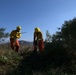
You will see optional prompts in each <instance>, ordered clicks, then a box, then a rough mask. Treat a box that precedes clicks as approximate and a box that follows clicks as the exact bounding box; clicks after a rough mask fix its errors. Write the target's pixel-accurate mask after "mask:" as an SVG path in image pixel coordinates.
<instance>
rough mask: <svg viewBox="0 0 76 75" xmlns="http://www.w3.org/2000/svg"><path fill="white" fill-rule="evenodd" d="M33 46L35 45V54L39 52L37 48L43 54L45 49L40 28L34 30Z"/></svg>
mask: <svg viewBox="0 0 76 75" xmlns="http://www.w3.org/2000/svg"><path fill="white" fill-rule="evenodd" d="M33 44H34V52H37V48H38V49H39V52H43V49H44V44H43V35H42V32H41V30H40V28H38V27H36V28H35V29H34V39H33Z"/></svg>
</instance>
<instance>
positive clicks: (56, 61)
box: [0, 45, 76, 75]
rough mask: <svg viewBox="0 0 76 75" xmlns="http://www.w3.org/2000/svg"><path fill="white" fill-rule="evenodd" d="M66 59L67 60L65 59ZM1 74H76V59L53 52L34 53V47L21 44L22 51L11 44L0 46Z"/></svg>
mask: <svg viewBox="0 0 76 75" xmlns="http://www.w3.org/2000/svg"><path fill="white" fill-rule="evenodd" d="M64 59H65V60H64ZM0 75H76V60H75V58H73V57H66V55H65V56H62V57H59V56H58V55H57V54H55V53H54V52H53V55H52V54H51V55H48V54H47V52H46V51H45V50H44V52H43V53H36V54H35V53H34V52H33V47H30V46H25V45H24V46H21V47H20V53H16V52H15V51H13V50H11V48H10V47H9V46H6V45H2V46H0Z"/></svg>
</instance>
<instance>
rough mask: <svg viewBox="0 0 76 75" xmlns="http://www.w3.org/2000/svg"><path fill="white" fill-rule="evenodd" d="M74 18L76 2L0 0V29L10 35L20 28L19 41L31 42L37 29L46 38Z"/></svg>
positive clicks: (72, 0) (58, 0)
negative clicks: (3, 29)
mask: <svg viewBox="0 0 76 75" xmlns="http://www.w3.org/2000/svg"><path fill="white" fill-rule="evenodd" d="M74 17H76V0H0V27H1V28H6V31H5V32H8V33H10V32H11V31H12V30H14V29H16V27H17V26H21V27H22V30H21V32H26V34H22V36H21V38H20V40H26V41H33V33H34V28H35V27H39V28H40V29H41V31H42V33H43V38H44V39H45V38H46V30H48V31H49V33H50V34H51V35H52V34H54V33H56V31H58V28H59V27H61V26H62V24H63V23H64V21H66V20H67V21H68V20H70V19H73V18H74Z"/></svg>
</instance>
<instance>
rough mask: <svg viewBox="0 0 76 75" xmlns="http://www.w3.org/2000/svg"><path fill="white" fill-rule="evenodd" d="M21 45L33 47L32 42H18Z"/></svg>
mask: <svg viewBox="0 0 76 75" xmlns="http://www.w3.org/2000/svg"><path fill="white" fill-rule="evenodd" d="M19 42H20V44H21V45H33V42H29V41H24V40H19Z"/></svg>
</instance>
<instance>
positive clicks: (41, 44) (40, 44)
mask: <svg viewBox="0 0 76 75" xmlns="http://www.w3.org/2000/svg"><path fill="white" fill-rule="evenodd" d="M43 49H44V44H43V40H39V51H40V52H43Z"/></svg>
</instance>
